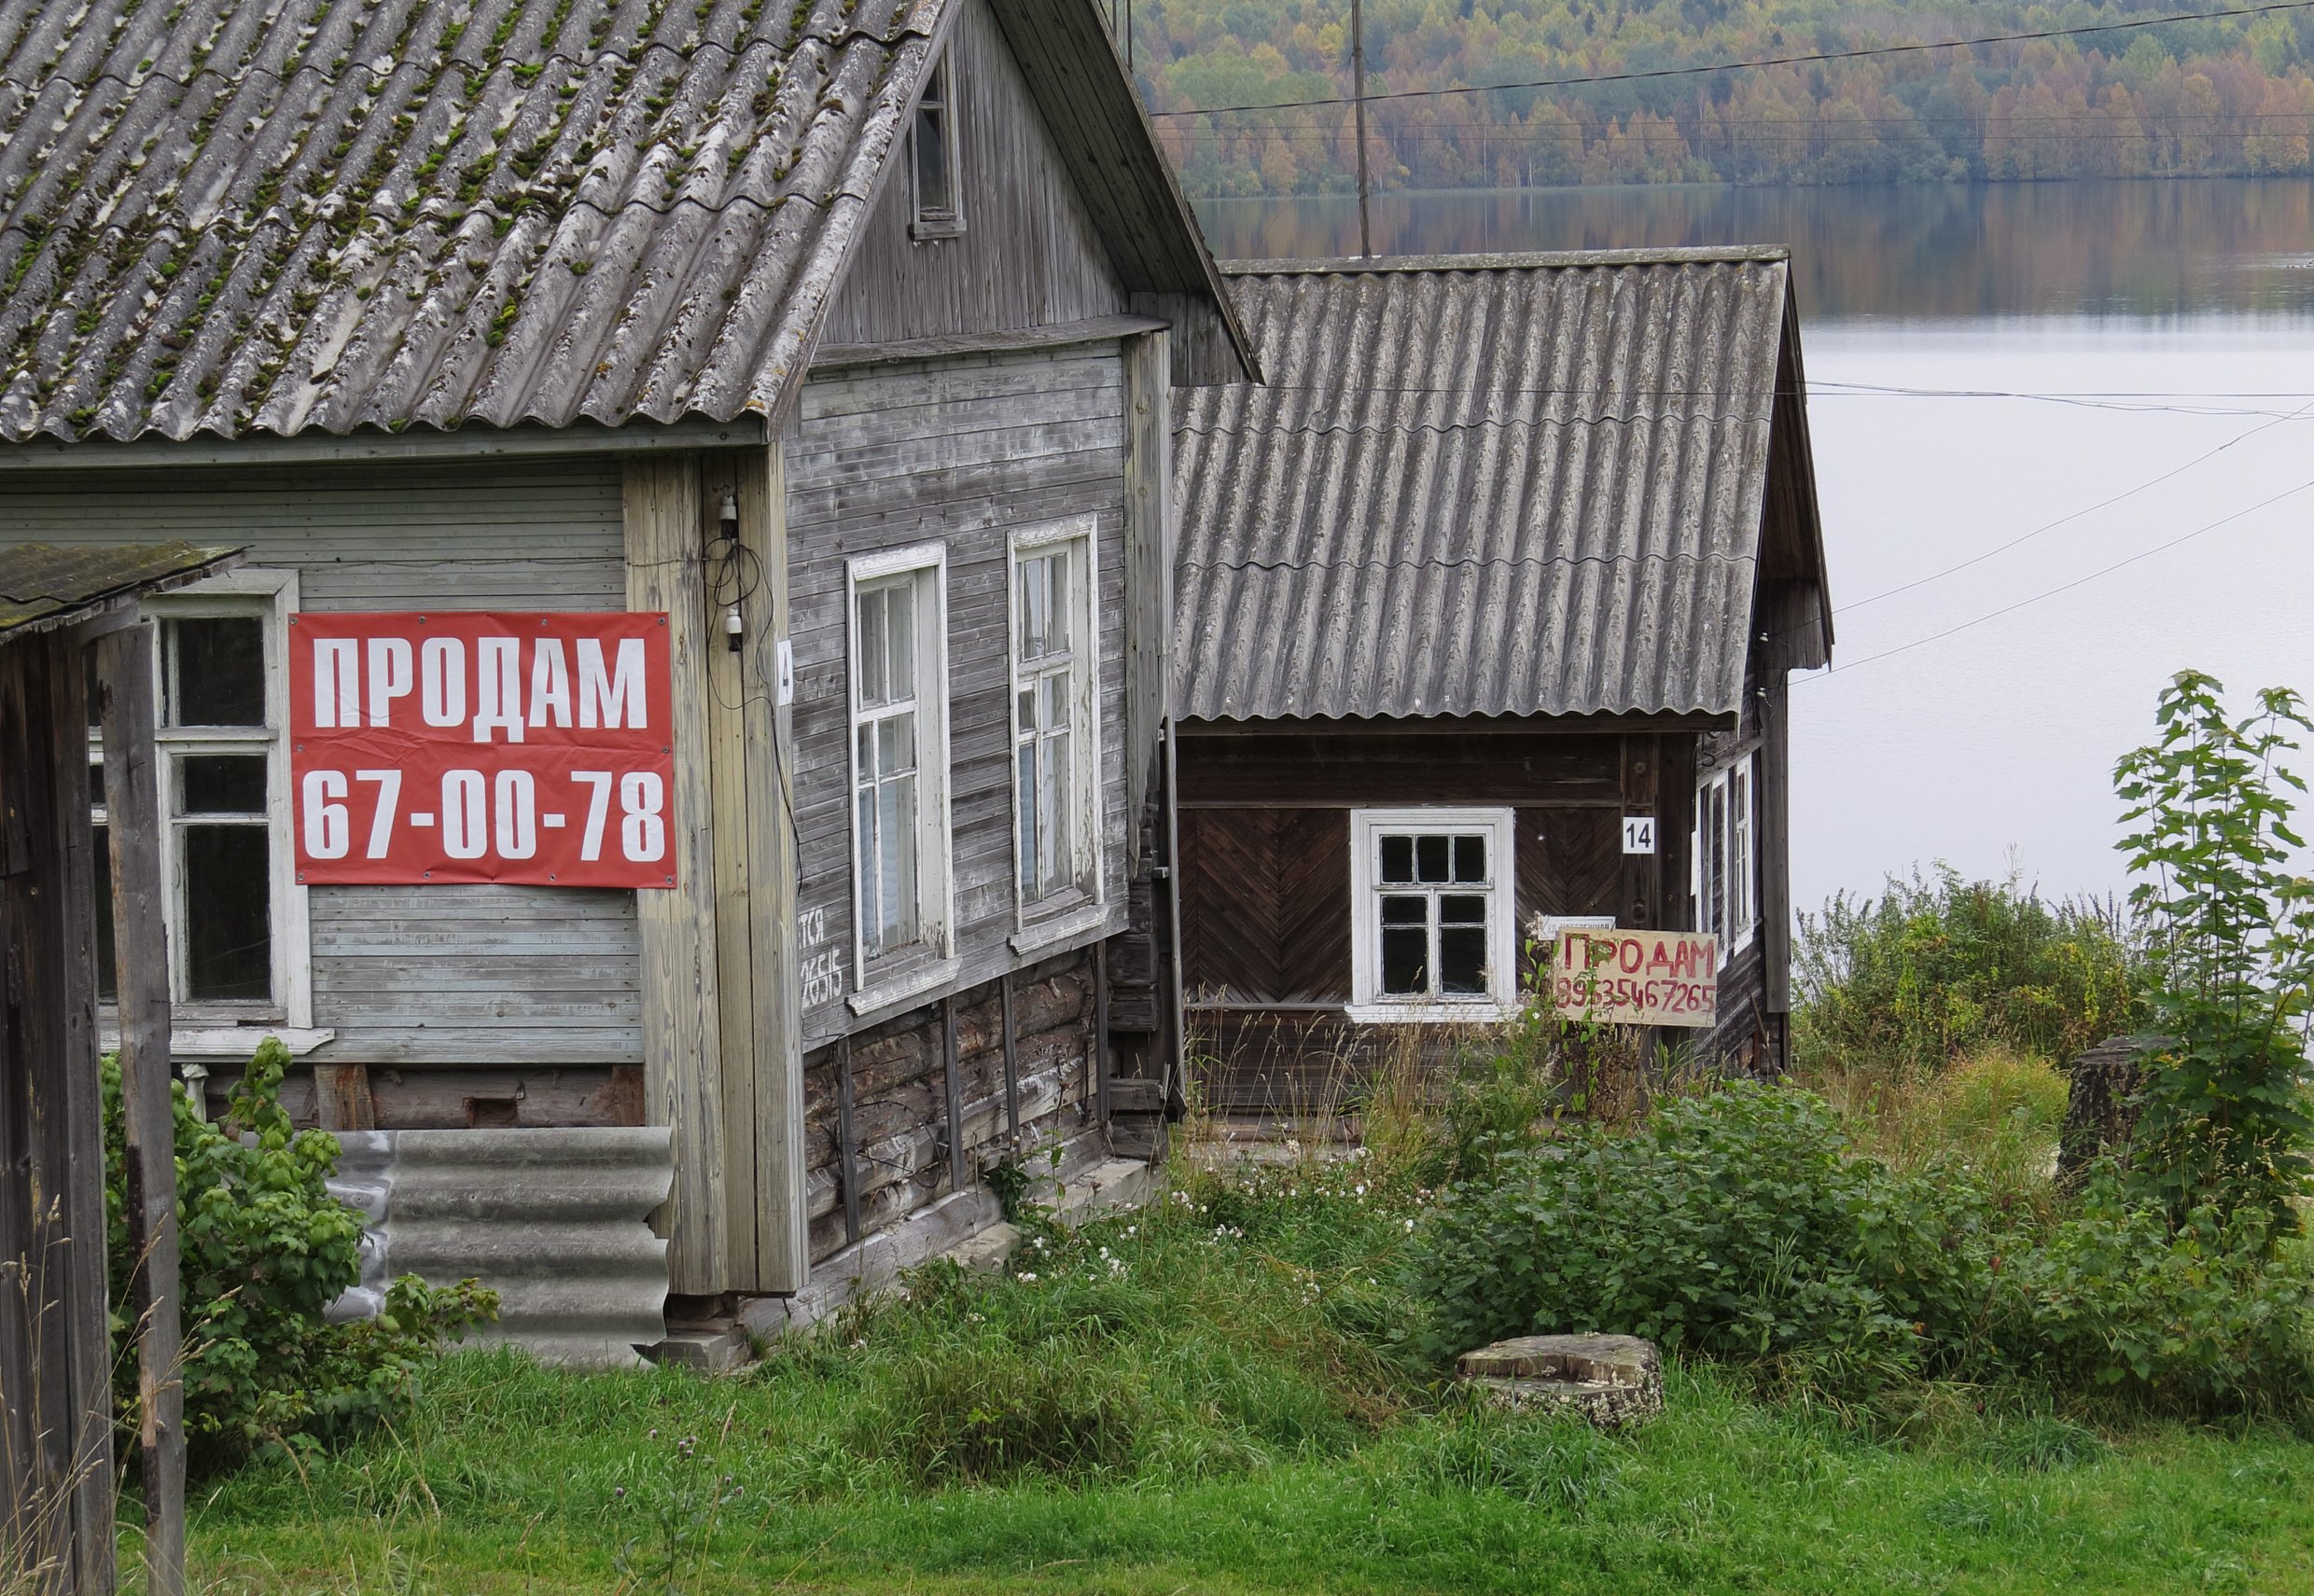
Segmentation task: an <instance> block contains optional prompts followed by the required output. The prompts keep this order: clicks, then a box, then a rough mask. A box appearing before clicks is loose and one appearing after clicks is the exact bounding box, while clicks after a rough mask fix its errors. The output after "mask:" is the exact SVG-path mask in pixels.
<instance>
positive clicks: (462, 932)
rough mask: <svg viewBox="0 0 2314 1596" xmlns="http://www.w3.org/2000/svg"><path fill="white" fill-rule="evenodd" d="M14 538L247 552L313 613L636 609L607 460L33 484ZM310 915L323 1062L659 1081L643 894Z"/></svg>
mask: <svg viewBox="0 0 2314 1596" xmlns="http://www.w3.org/2000/svg"><path fill="white" fill-rule="evenodd" d="M8 533H9V535H10V536H11V537H12V538H19V537H21V538H22V539H23V540H25V541H28V542H53V543H83V544H88V543H96V544H119V543H137V542H146V543H149V542H156V541H164V540H166V539H169V538H178V537H182V538H188V539H191V540H193V541H196V542H206V543H219V544H234V545H240V544H246V545H247V546H248V548H249V554H248V563H249V564H250V565H252V566H294V567H296V568H297V570H298V572H299V591H300V605H301V607H303V608H305V609H308V610H315V611H344V610H393V609H417V610H425V609H445V610H447V609H459V610H472V609H488V608H499V609H516V610H523V609H544V610H565V609H570V610H616V609H623V608H624V607H625V606H626V602H627V594H626V577H625V563H624V557H623V536H624V534H623V531H622V526H621V520H620V470H619V466H618V464H617V463H616V462H615V461H610V460H606V459H593V458H581V459H554V460H527V461H492V462H486V463H481V464H472V465H469V464H463V463H453V462H442V463H435V464H429V465H425V466H424V467H421V468H411V467H407V466H405V467H400V468H392V467H386V468H381V467H374V466H330V467H310V466H309V467H286V466H285V467H265V468H258V469H239V470H233V469H226V468H221V467H220V468H211V469H202V470H184V471H171V472H156V471H137V472H119V473H102V474H99V473H88V472H74V473H64V472H54V473H26V474H24V475H23V476H21V477H12V478H11V479H9V482H8ZM307 902H308V906H309V917H310V921H311V926H312V938H313V984H314V1023H315V1024H316V1025H320V1026H324V1027H328V1028H331V1029H334V1030H335V1031H336V1032H337V1039H336V1040H335V1041H332V1042H329V1043H326V1044H324V1045H323V1046H322V1047H321V1048H318V1049H316V1050H315V1051H314V1053H312V1054H310V1055H309V1056H308V1058H307V1060H306V1062H312V1063H316V1064H319V1063H369V1064H380V1065H391V1066H396V1067H425V1066H434V1065H446V1066H475V1067H479V1068H485V1069H489V1068H500V1067H504V1066H507V1065H547V1066H560V1065H577V1066H608V1065H620V1064H635V1063H640V1062H642V1057H643V1051H642V1033H641V1018H640V1017H641V1009H640V1000H639V995H638V993H639V982H640V972H639V967H638V965H637V957H638V952H639V942H638V937H637V932H636V929H635V909H634V894H633V893H627V892H602V891H588V890H576V889H564V888H550V887H521V886H496V885H469V886H460V887H456V888H452V889H444V888H440V887H399V886H391V887H388V886H327V887H313V888H309V889H307ZM220 1073H221V1074H223V1075H227V1076H230V1069H228V1070H225V1071H223V1072H220ZM455 1122H456V1123H461V1124H462V1123H464V1120H463V1119H462V1118H461V1119H459V1120H457V1121H455ZM525 1122H528V1121H525Z"/></svg>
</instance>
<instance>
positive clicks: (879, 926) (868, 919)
mask: <svg viewBox="0 0 2314 1596" xmlns="http://www.w3.org/2000/svg"><path fill="white" fill-rule="evenodd" d="M876 816H877V809H876V786H875V784H874V783H873V782H863V783H861V784H860V789H859V798H858V812H857V817H856V819H855V821H854V826H855V828H856V829H855V835H856V836H857V838H858V847H859V856H858V858H857V859H856V860H854V861H853V866H852V867H853V868H854V869H855V870H857V872H858V875H859V939H860V944H861V946H863V947H864V948H866V949H867V951H869V952H871V953H872V952H874V951H876V950H877V949H879V948H881V947H883V946H884V908H883V905H884V869H883V864H882V861H883V858H884V849H883V847H882V845H881V844H880V843H878V841H877V840H876Z"/></svg>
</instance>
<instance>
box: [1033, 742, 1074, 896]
mask: <svg viewBox="0 0 2314 1596" xmlns="http://www.w3.org/2000/svg"><path fill="white" fill-rule="evenodd" d="M1043 765H1044V771H1043V775H1044V793H1043V808H1044V813H1045V827H1044V854H1043V857H1042V859H1041V861H1040V870H1039V874H1040V875H1041V877H1042V885H1043V888H1044V890H1045V891H1047V892H1050V891H1051V890H1052V888H1054V887H1056V886H1058V885H1060V884H1061V882H1062V881H1063V880H1065V879H1066V877H1067V875H1068V733H1067V732H1066V731H1063V732H1059V733H1056V734H1055V735H1053V736H1052V737H1048V738H1046V739H1045V740H1044V759H1043Z"/></svg>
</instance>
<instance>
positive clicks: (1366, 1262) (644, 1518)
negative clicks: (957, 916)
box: [192, 1165, 2314, 1596]
mask: <svg viewBox="0 0 2314 1596" xmlns="http://www.w3.org/2000/svg"><path fill="white" fill-rule="evenodd" d="M1369 1167H1370V1166H1367V1165H1350V1166H1346V1167H1344V1168H1341V1169H1338V1170H1336V1171H1334V1172H1331V1173H1316V1172H1312V1171H1307V1170H1303V1171H1288V1172H1284V1173H1276V1174H1273V1175H1270V1176H1266V1177H1263V1179H1262V1184H1261V1185H1260V1186H1259V1187H1255V1188H1253V1189H1250V1190H1247V1189H1241V1188H1235V1187H1229V1186H1227V1185H1225V1184H1223V1183H1219V1182H1214V1181H1210V1180H1206V1181H1201V1182H1199V1183H1197V1184H1196V1185H1195V1186H1194V1187H1193V1188H1192V1194H1191V1196H1190V1199H1189V1200H1188V1201H1186V1202H1183V1201H1181V1200H1174V1201H1172V1202H1170V1203H1168V1205H1167V1206H1166V1207H1165V1208H1164V1209H1163V1210H1161V1211H1158V1212H1155V1213H1152V1214H1143V1215H1138V1216H1135V1217H1133V1218H1130V1219H1120V1220H1116V1221H1112V1222H1108V1223H1106V1224H1103V1225H1101V1226H1097V1227H1094V1228H1092V1229H1090V1230H1088V1231H1086V1232H1085V1233H1083V1234H1082V1235H1081V1236H1080V1237H1077V1238H1070V1237H1066V1236H1062V1235H1047V1236H1046V1237H1044V1238H1043V1243H1044V1244H1043V1246H1042V1247H1041V1248H1040V1249H1031V1251H1030V1253H1029V1255H1028V1256H1025V1257H1024V1258H1023V1259H1022V1260H1021V1261H1020V1263H1019V1265H1018V1267H1019V1268H1021V1269H1022V1270H1025V1271H1027V1272H1028V1273H1033V1274H1034V1275H1035V1276H1036V1278H1035V1279H1033V1280H1032V1279H1028V1278H1026V1277H1025V1275H1024V1277H1023V1278H1018V1279H985V1280H967V1279H964V1278H962V1277H959V1276H956V1275H954V1274H953V1273H935V1274H932V1275H928V1276H926V1277H922V1278H920V1279H919V1281H918V1282H917V1283H916V1289H915V1300H914V1301H913V1302H910V1303H907V1304H885V1305H881V1306H875V1307H871V1308H869V1309H867V1310H865V1311H859V1312H856V1313H854V1314H851V1315H849V1316H848V1317H847V1318H846V1319H845V1320H844V1322H843V1323H842V1324H840V1325H837V1326H835V1327H834V1328H833V1330H832V1331H831V1332H830V1333H829V1334H827V1335H825V1336H822V1337H820V1338H818V1339H815V1340H814V1341H812V1342H810V1343H807V1344H803V1345H800V1346H789V1347H783V1348H781V1349H778V1350H776V1351H775V1353H774V1355H773V1356H772V1357H771V1358H770V1359H768V1360H767V1361H766V1362H765V1363H764V1364H762V1365H760V1366H759V1367H756V1368H754V1369H752V1370H749V1371H747V1372H746V1373H744V1374H741V1375H737V1376H732V1377H725V1378H720V1379H709V1378H704V1377H701V1376H697V1375H693V1374H689V1373H685V1372H681V1371H676V1370H657V1371H645V1372H637V1373H633V1374H604V1375H585V1376H580V1375H572V1374H565V1373H558V1372H554V1371H551V1370H546V1369H541V1368H538V1367H536V1366H534V1365H532V1364H530V1363H528V1362H527V1361H525V1360H523V1359H522V1358H520V1357H518V1356H514V1355H510V1354H505V1353H476V1354H468V1355H465V1356H461V1357H458V1358H455V1359H453V1360H452V1361H451V1362H449V1363H448V1364H446V1365H445V1366H444V1367H441V1368H440V1369H439V1370H438V1371H437V1372H436V1373H435V1375H434V1376H433V1377H432V1378H431V1380H430V1381H429V1382H428V1386H427V1388H426V1390H425V1393H424V1395H422V1397H421V1399H420V1401H419V1402H418V1404H417V1406H416V1409H415V1411H414V1412H413V1414H412V1415H411V1417H410V1419H409V1420H408V1421H407V1422H406V1423H401V1424H399V1425H397V1426H396V1427H395V1428H394V1429H392V1430H390V1431H383V1432H380V1433H378V1434H376V1435H374V1436H371V1437H370V1438H369V1439H368V1440H366V1441H363V1442H361V1443H359V1444H357V1445H355V1446H352V1447H349V1448H347V1449H345V1450H341V1451H339V1452H337V1453H335V1454H333V1455H328V1456H323V1457H315V1458H308V1459H305V1460H302V1461H301V1462H291V1461H289V1460H286V1459H274V1460H272V1461H260V1462H258V1463H256V1464H250V1465H248V1466H246V1467H244V1468H243V1469H242V1470H241V1471H240V1472H238V1473H237V1474H234V1475H232V1476H230V1478H223V1479H221V1480H210V1481H206V1482H200V1483H197V1484H196V1487H195V1490H194V1492H193V1498H192V1500H193V1521H192V1562H193V1574H194V1576H195V1579H196V1582H197V1585H198V1586H199V1587H200V1588H204V1589H215V1590H235V1591H239V1590H250V1591H265V1592H275V1591H278V1592H285V1593H287V1592H296V1593H300V1596H301V1593H304V1592H310V1591H323V1590H331V1591H349V1592H353V1591H360V1592H369V1591H377V1592H384V1591H395V1592H402V1591H412V1592H414V1591H441V1592H468V1591H471V1592H499V1591H534V1590H535V1591H561V1590H584V1591H593V1590H605V1591H608V1590H634V1591H666V1590H669V1589H680V1590H684V1591H699V1592H722V1591H732V1592H737V1591H743V1590H745V1591H758V1590H766V1589H820V1590H833V1589H842V1590H863V1591H928V1590H972V1591H982V1590H992V1591H997V1590H1001V1591H1014V1590H1017V1591H1086V1592H1095V1591H1097V1592H1120V1593H1122V1592H1133V1593H1141V1592H1148V1593H1151V1596H1172V1593H1176V1592H1183V1591H1196V1592H1214V1591H1220V1592H1234V1591H1266V1590H1280V1591H1336V1590H1339V1591H1398V1590H1407V1591H1415V1590H1426V1591H1427V1590H1451V1591H1468V1592H1494V1591H1503V1592H1510V1591H1538V1590H1550V1591H1559V1590H1564V1591H1600V1592H1610V1591H1611V1592H1617V1593H1624V1592H1644V1591H1653V1590H1666V1591H1668V1590H1680V1591H1688V1590H1745V1591H1792V1592H1817V1591H1822V1592H1834V1591H1839V1592H1845V1591H1878V1590H1891V1589H1916V1588H1917V1589H1938V1590H1946V1591H1967V1592H1976V1591H1984V1592H1996V1591H2028V1590H2032V1591H2038V1590H2057V1589H2088V1590H2098V1591H2136V1590H2143V1591H2163V1592H2169V1591H2178V1590H2210V1589H2215V1590H2242V1591H2294V1590H2308V1589H2314V1445H2309V1444H2307V1442H2305V1441H2302V1440H2299V1439H2297V1438H2295V1437H2294V1436H2293V1435H2292V1434H2291V1433H2290V1432H2289V1431H2287V1430H2285V1429H2283V1428H2280V1427H2279V1426H2249V1425H2245V1426H2237V1427H2235V1428H2232V1429H2226V1430H2220V1429H2210V1428H2196V1427H2187V1426H2180V1425H2173V1424H2154V1423H2130V1424H2123V1425H2120V1426H2118V1427H2115V1426H2114V1424H2113V1423H2112V1422H2110V1421H2109V1422H2108V1423H2106V1424H2105V1425H2103V1426H2101V1427H2100V1426H2093V1425H2091V1424H2089V1423H2085V1422H2084V1421H2083V1418H2082V1415H2080V1414H2078V1413H2075V1414H2072V1415H2070V1416H2069V1417H2060V1416H2058V1415H2057V1414H2055V1413H2053V1412H2051V1411H2050V1410H2048V1409H2047V1408H2046V1406H2045V1404H2037V1403H2036V1401H2035V1400H2034V1399H2033V1397H2032V1396H2031V1395H2030V1394H2028V1393H2019V1392H2013V1391H2003V1392H1997V1393H1987V1392H1978V1391H1973V1390H1970V1389H1963V1388H1954V1387H1933V1388H1923V1389H1921V1390H1919V1391H1917V1392H1914V1393H1911V1394H1909V1398H1908V1400H1907V1401H1906V1402H1903V1403H1897V1404H1891V1405H1890V1406H1889V1407H1888V1408H1887V1409H1885V1410H1880V1411H1876V1412H1875V1414H1874V1415H1872V1416H1871V1417H1870V1420H1869V1422H1866V1421H1865V1420H1864V1419H1863V1418H1862V1417H1861V1416H1859V1415H1855V1414H1844V1413H1839V1412H1835V1411H1831V1410H1827V1409H1820V1408H1810V1407H1807V1406H1805V1405H1770V1404H1765V1403H1762V1402H1760V1401H1757V1400H1755V1399H1753V1398H1752V1397H1751V1396H1750V1395H1748V1390H1749V1388H1748V1387H1747V1386H1746V1385H1745V1384H1743V1383H1742V1382H1741V1381H1740V1380H1739V1379H1738V1378H1736V1377H1734V1376H1731V1375H1727V1374H1723V1373H1720V1372H1717V1371H1714V1370H1711V1369H1709V1368H1678V1367H1675V1368H1674V1369H1672V1370H1671V1371H1670V1374H1669V1377H1668V1381H1667V1387H1668V1391H1667V1395H1668V1404H1667V1411H1666V1413H1665V1415H1664V1416H1663V1417H1662V1418H1661V1419H1659V1420H1657V1421H1655V1422H1654V1423H1651V1424H1649V1425H1647V1426H1645V1427H1644V1428H1642V1429H1639V1430H1638V1431H1637V1432H1635V1433H1632V1434H1629V1435H1625V1436H1600V1435H1597V1434H1596V1433H1594V1432H1592V1431H1591V1430H1589V1429H1587V1428H1584V1427H1582V1426H1580V1425H1575V1426H1566V1425H1559V1424H1554V1423H1547V1422H1543V1421H1540V1420H1537V1419H1532V1418H1526V1419H1514V1418H1505V1417H1500V1416H1497V1415H1493V1414H1489V1413H1484V1412H1477V1411H1472V1410H1471V1409H1467V1408H1465V1407H1464V1406H1462V1405H1461V1404H1460V1403H1458V1402H1457V1399H1456V1398H1455V1396H1454V1395H1453V1394H1452V1392H1451V1391H1449V1390H1448V1389H1446V1388H1445V1387H1443V1385H1441V1384H1440V1383H1439V1382H1438V1381H1437V1380H1436V1378H1435V1371H1433V1370H1430V1369H1428V1368H1426V1367H1422V1366H1420V1365H1419V1364H1418V1363H1416V1362H1415V1361H1414V1360H1413V1359H1412V1358H1411V1356H1410V1355H1409V1354H1408V1353H1406V1352H1405V1351H1404V1350H1403V1349H1404V1347H1405V1344H1406V1338H1407V1335H1408V1332H1409V1331H1410V1330H1411V1328H1412V1325H1413V1316H1414V1313H1415V1309H1414V1306H1413V1304H1411V1303H1410V1302H1409V1301H1408V1300H1407V1299H1406V1298H1404V1297H1403V1296H1402V1295H1401V1293H1400V1292H1399V1290H1398V1288H1397V1287H1396V1285H1395V1284H1393V1283H1394V1282H1395V1280H1396V1279H1397V1277H1398V1269H1399V1266H1400V1265H1401V1263H1402V1261H1403V1260H1402V1258H1401V1251H1402V1249H1403V1247H1404V1246H1405V1244H1406V1240H1407V1233H1406V1228H1405V1220H1406V1218H1407V1216H1408V1214H1410V1213H1411V1212H1412V1210H1413V1208H1414V1206H1415V1204H1417V1203H1418V1202H1419V1201H1420V1200H1421V1199H1422V1194H1421V1193H1418V1192H1416V1191H1413V1190H1410V1189H1406V1188H1405V1187H1404V1186H1403V1185H1402V1184H1400V1185H1397V1186H1391V1184H1390V1183H1389V1182H1387V1181H1384V1180H1381V1179H1379V1178H1378V1177H1376V1176H1374V1175H1373V1174H1372V1173H1369ZM1361 1185H1373V1186H1376V1187H1387V1189H1373V1190H1362V1189H1360V1187H1361ZM1104 1249H1106V1252H1104ZM1981 1409H1982V1410H1981ZM686 1441H690V1443H691V1445H690V1447H689V1448H688V1450H687V1449H686V1448H685V1445H684V1443H685V1442H686ZM727 1477H728V1480H729V1484H728V1486H727V1485H726V1483H725V1481H726V1478H727Z"/></svg>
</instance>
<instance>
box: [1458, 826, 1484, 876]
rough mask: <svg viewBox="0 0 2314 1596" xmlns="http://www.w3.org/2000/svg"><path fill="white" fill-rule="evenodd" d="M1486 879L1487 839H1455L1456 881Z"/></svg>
mask: <svg viewBox="0 0 2314 1596" xmlns="http://www.w3.org/2000/svg"><path fill="white" fill-rule="evenodd" d="M1485 879H1486V839H1485V838H1484V837H1457V838H1456V839H1455V880H1457V881H1485Z"/></svg>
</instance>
